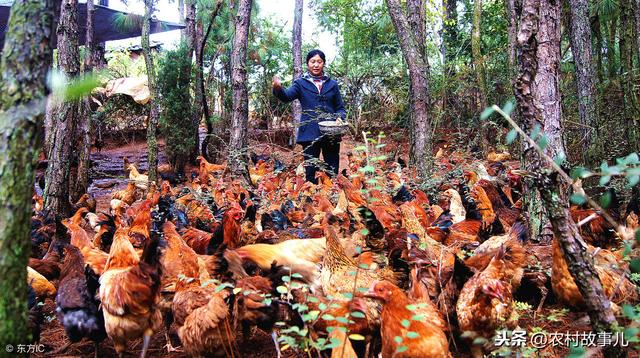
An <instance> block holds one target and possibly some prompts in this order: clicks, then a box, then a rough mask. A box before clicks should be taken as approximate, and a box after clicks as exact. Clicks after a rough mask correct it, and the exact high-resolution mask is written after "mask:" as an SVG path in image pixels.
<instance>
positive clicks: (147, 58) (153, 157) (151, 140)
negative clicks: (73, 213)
mask: <svg viewBox="0 0 640 358" xmlns="http://www.w3.org/2000/svg"><path fill="white" fill-rule="evenodd" d="M153 5H154V0H144V17H143V19H142V39H141V42H142V54H143V55H144V63H145V65H146V67H147V82H148V86H149V95H150V98H151V101H150V102H149V106H150V107H151V109H150V110H149V121H148V122H147V151H148V154H147V162H148V165H149V173H148V175H149V182H157V178H158V138H157V131H158V117H159V116H160V109H159V108H158V97H157V86H156V71H155V66H154V64H153V54H152V52H151V48H150V46H149V33H150V30H151V29H150V27H151V24H150V21H151V15H152V14H153Z"/></svg>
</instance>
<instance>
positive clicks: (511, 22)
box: [505, 0, 518, 75]
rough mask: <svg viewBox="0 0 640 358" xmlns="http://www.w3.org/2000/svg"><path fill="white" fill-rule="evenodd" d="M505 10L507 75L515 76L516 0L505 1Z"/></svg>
mask: <svg viewBox="0 0 640 358" xmlns="http://www.w3.org/2000/svg"><path fill="white" fill-rule="evenodd" d="M505 7H506V10H507V21H508V22H507V37H508V41H509V44H508V51H509V75H515V74H516V45H517V44H516V42H517V40H516V33H517V32H518V23H517V17H516V0H505Z"/></svg>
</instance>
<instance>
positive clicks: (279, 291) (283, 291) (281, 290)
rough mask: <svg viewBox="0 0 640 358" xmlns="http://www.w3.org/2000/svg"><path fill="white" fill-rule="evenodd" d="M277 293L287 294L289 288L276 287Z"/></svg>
mask: <svg viewBox="0 0 640 358" xmlns="http://www.w3.org/2000/svg"><path fill="white" fill-rule="evenodd" d="M276 291H278V293H287V291H288V290H287V288H286V287H285V286H278V287H276Z"/></svg>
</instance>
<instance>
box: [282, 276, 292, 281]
mask: <svg viewBox="0 0 640 358" xmlns="http://www.w3.org/2000/svg"><path fill="white" fill-rule="evenodd" d="M282 282H291V278H290V277H289V276H282Z"/></svg>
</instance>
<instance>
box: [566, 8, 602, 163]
mask: <svg viewBox="0 0 640 358" xmlns="http://www.w3.org/2000/svg"><path fill="white" fill-rule="evenodd" d="M567 2H568V5H569V11H570V26H569V39H570V41H571V52H572V53H573V60H574V63H575V66H576V79H577V89H578V115H579V117H580V124H582V127H581V133H582V138H581V139H580V140H581V142H582V149H583V151H582V152H583V156H584V157H583V158H584V159H586V158H588V157H590V156H589V154H588V153H589V148H590V146H591V144H592V138H591V136H592V134H593V133H592V132H593V129H592V128H593V127H594V126H595V125H596V123H597V121H596V115H597V113H598V112H597V110H596V101H597V93H596V86H595V83H594V82H593V80H594V78H595V71H594V69H593V59H592V57H591V52H592V51H591V26H590V24H589V1H588V0H568V1H567Z"/></svg>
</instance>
